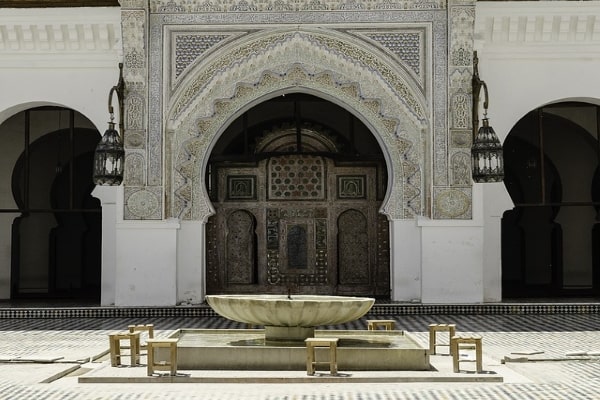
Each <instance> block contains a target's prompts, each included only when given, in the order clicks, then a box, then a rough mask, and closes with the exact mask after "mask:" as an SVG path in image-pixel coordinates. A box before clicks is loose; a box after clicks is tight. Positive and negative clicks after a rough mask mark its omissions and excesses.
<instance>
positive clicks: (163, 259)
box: [103, 220, 180, 306]
mask: <svg viewBox="0 0 600 400" xmlns="http://www.w3.org/2000/svg"><path fill="white" fill-rule="evenodd" d="M179 227H180V225H179V222H178V221H175V220H167V221H126V222H120V223H117V250H116V265H117V269H116V285H115V288H116V290H115V305H116V306H173V305H175V304H176V302H177V231H178V230H179ZM103 251H104V249H103Z"/></svg>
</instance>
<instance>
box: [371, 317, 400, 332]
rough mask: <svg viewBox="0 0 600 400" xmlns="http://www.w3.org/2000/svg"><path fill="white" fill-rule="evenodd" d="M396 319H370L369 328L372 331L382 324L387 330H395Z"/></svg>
mask: <svg viewBox="0 0 600 400" xmlns="http://www.w3.org/2000/svg"><path fill="white" fill-rule="evenodd" d="M395 325H396V321H394V320H393V319H368V320H367V329H368V330H370V331H376V330H377V329H379V327H380V326H382V327H383V328H384V329H385V330H386V331H393V330H394V326H395Z"/></svg>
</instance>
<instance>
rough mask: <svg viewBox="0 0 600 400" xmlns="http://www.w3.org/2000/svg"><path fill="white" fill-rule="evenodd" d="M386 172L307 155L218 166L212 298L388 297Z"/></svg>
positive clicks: (211, 233) (211, 225) (210, 258)
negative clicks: (290, 295) (270, 295)
mask: <svg viewBox="0 0 600 400" xmlns="http://www.w3.org/2000/svg"><path fill="white" fill-rule="evenodd" d="M381 170H382V166H381V165H380V164H377V163H370V164H366V163H356V164H353V165H343V166H340V165H336V163H335V162H334V161H333V160H332V159H329V158H327V157H322V156H316V155H306V154H294V155H286V156H274V157H271V158H268V159H266V160H262V161H260V162H259V163H258V164H257V165H254V166H247V165H238V166H232V165H231V164H223V165H214V166H213V173H215V176H216V179H215V180H214V182H215V184H216V186H217V187H216V191H215V192H216V196H214V197H213V206H214V207H215V211H216V214H215V215H214V216H212V217H211V218H210V219H209V221H208V224H207V276H206V278H207V292H208V293H209V294H210V293H287V291H288V290H292V292H293V293H305V294H308V293H314V294H344V295H361V296H365V295H368V296H377V297H384V298H385V297H389V233H388V227H387V226H388V225H387V220H386V219H385V217H383V216H381V215H380V214H379V213H378V210H379V207H380V206H381V200H380V198H381V196H382V195H383V192H384V190H383V188H382V186H383V183H382V182H383V178H382V173H381Z"/></svg>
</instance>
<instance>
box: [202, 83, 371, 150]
mask: <svg viewBox="0 0 600 400" xmlns="http://www.w3.org/2000/svg"><path fill="white" fill-rule="evenodd" d="M296 126H300V127H311V128H312V129H315V130H319V131H322V132H324V133H326V134H328V135H329V136H331V137H332V138H333V139H334V140H335V142H336V143H337V144H338V146H339V149H340V153H338V154H336V155H335V156H334V157H335V158H337V159H347V160H354V159H359V158H360V159H361V160H365V159H373V160H381V159H383V154H382V151H381V148H380V147H379V144H378V142H377V140H376V139H375V137H374V136H373V134H372V133H371V132H370V131H369V129H368V128H367V127H366V126H365V125H364V124H363V123H362V122H361V121H360V120H359V119H358V118H356V117H355V116H354V115H352V114H351V113H350V112H348V111H347V110H345V109H343V108H341V107H339V106H337V105H335V104H333V103H331V102H329V101H327V100H324V99H321V98H319V97H316V96H312V95H308V94H301V93H295V94H286V95H282V96H278V97H275V98H273V99H270V100H267V101H265V102H263V103H260V104H258V105H256V106H255V107H253V108H252V109H250V110H248V111H247V112H246V113H244V114H243V115H242V116H240V117H239V118H237V119H236V120H235V121H234V122H233V123H232V124H230V125H229V127H228V128H227V129H226V130H225V132H224V133H223V135H221V137H220V139H219V141H218V142H217V143H216V145H215V147H214V149H213V152H212V155H211V160H212V161H220V160H225V159H226V160H231V159H232V158H235V159H237V160H240V161H255V160H256V159H257V157H258V158H263V157H264V156H267V155H258V156H257V155H255V154H254V153H255V152H254V148H255V145H256V143H257V141H258V140H259V139H260V138H261V137H263V136H264V135H265V134H267V133H269V132H271V131H273V130H276V129H278V128H281V127H296Z"/></svg>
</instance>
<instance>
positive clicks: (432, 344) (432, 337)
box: [429, 324, 456, 355]
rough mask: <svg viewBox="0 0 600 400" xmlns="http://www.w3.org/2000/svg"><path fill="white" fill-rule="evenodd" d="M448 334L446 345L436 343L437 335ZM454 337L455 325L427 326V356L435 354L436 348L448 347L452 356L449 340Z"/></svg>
mask: <svg viewBox="0 0 600 400" xmlns="http://www.w3.org/2000/svg"><path fill="white" fill-rule="evenodd" d="M438 332H448V344H439V343H437V333H438ZM455 335H456V325H455V324H429V354H435V350H436V349H435V348H436V346H448V347H449V351H450V354H451V355H452V354H453V353H452V346H451V343H450V342H451V339H452V337H453V336H455Z"/></svg>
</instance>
